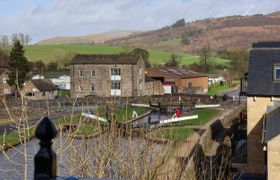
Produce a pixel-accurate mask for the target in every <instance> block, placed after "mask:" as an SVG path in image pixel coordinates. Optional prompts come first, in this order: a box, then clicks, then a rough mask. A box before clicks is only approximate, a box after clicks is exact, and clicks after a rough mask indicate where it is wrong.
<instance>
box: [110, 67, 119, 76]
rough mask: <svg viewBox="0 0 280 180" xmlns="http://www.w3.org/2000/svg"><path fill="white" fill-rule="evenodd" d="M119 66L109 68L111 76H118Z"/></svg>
mask: <svg viewBox="0 0 280 180" xmlns="http://www.w3.org/2000/svg"><path fill="white" fill-rule="evenodd" d="M120 75H121V68H111V76H120Z"/></svg>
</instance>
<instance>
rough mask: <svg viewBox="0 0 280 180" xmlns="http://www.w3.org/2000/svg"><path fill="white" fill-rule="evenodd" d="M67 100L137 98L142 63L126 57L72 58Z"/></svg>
mask: <svg viewBox="0 0 280 180" xmlns="http://www.w3.org/2000/svg"><path fill="white" fill-rule="evenodd" d="M70 77H71V90H70V94H71V97H74V98H78V97H86V96H90V95H97V96H103V97H110V96H121V97H129V96H141V95H143V93H144V91H143V90H144V88H145V62H144V61H143V59H142V58H141V57H135V56H128V55H92V54H83V55H81V54H79V55H76V56H75V57H74V58H73V60H72V62H71V63H70Z"/></svg>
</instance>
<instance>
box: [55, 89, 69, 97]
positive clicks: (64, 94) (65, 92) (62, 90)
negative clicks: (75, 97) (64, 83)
mask: <svg viewBox="0 0 280 180" xmlns="http://www.w3.org/2000/svg"><path fill="white" fill-rule="evenodd" d="M57 93H58V95H59V96H63V97H65V96H66V95H69V94H70V90H65V89H59V90H58V92H57Z"/></svg>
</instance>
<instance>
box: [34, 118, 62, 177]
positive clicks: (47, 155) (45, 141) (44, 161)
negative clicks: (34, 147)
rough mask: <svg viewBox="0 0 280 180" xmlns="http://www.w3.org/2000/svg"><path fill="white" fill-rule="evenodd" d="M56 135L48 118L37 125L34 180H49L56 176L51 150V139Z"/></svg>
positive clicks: (54, 160)
mask: <svg viewBox="0 0 280 180" xmlns="http://www.w3.org/2000/svg"><path fill="white" fill-rule="evenodd" d="M56 135H57V129H56V127H55V125H54V124H53V123H52V121H51V120H50V119H49V118H48V117H44V118H43V119H42V120H41V122H40V123H39V124H38V126H37V128H36V131H35V136H36V137H37V138H38V139H39V140H40V143H39V144H40V149H39V151H38V152H37V154H36V155H35V158H34V167H35V170H34V179H35V180H50V179H55V177H56V176H57V174H56V168H57V162H56V154H55V152H54V151H53V150H52V148H51V145H52V139H53V138H55V136H56Z"/></svg>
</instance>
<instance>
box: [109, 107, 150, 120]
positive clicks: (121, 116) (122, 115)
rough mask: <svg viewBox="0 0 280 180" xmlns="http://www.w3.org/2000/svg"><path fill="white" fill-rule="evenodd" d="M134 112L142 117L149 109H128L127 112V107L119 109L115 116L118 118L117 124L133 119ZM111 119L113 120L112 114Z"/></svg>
mask: <svg viewBox="0 0 280 180" xmlns="http://www.w3.org/2000/svg"><path fill="white" fill-rule="evenodd" d="M133 111H135V112H136V113H137V114H138V116H140V115H142V114H144V113H145V112H146V111H147V109H146V108H142V107H127V110H126V108H125V107H124V108H119V109H117V110H116V111H115V116H116V120H117V122H119V123H121V122H124V121H126V120H130V119H132V113H133ZM109 119H110V120H111V119H112V114H111V116H109Z"/></svg>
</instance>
